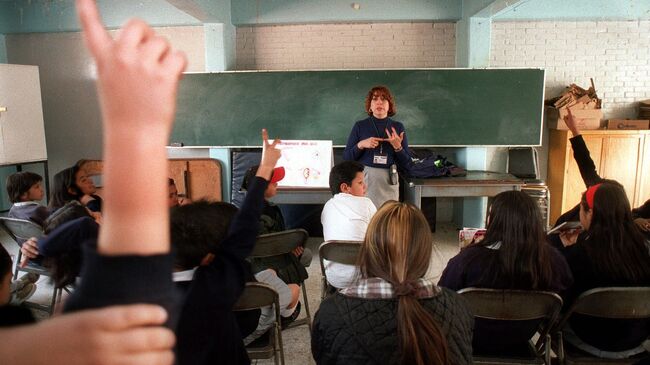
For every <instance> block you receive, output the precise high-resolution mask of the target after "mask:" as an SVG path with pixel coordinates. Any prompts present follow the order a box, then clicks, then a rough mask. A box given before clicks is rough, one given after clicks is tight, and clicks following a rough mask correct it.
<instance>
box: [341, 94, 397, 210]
mask: <svg viewBox="0 0 650 365" xmlns="http://www.w3.org/2000/svg"><path fill="white" fill-rule="evenodd" d="M365 105H366V109H365V110H366V111H367V113H368V115H369V117H368V118H366V119H363V120H360V121H358V122H356V123H354V127H352V131H351V132H350V136H349V137H348V143H347V144H346V146H345V150H344V151H343V159H345V160H354V161H359V162H360V163H362V164H363V165H364V166H365V168H364V170H363V174H364V180H365V183H366V185H367V186H368V188H367V193H366V196H367V197H368V198H370V200H372V202H373V203H374V204H375V206H377V208H379V207H381V205H382V204H384V202H385V201H387V200H399V179H398V176H397V165H400V166H406V165H407V164H408V163H409V161H410V155H409V152H408V142H407V140H406V135H405V134H404V125H402V123H400V122H398V121H396V120H393V119H391V118H390V117H392V116H393V115H395V112H396V111H397V109H396V106H395V101H394V98H393V95H392V94H391V93H390V91H389V90H388V88H387V87H385V86H375V87H373V88H372V89H370V91H369V92H368V95H367V96H366V104H365Z"/></svg>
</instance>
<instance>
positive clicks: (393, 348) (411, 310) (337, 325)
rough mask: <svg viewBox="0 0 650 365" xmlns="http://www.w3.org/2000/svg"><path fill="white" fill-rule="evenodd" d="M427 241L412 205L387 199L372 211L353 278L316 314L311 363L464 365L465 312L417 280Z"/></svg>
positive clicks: (468, 319)
mask: <svg viewBox="0 0 650 365" xmlns="http://www.w3.org/2000/svg"><path fill="white" fill-rule="evenodd" d="M432 244H433V242H432V237H431V233H430V229H429V225H428V224H427V221H426V219H425V218H424V216H423V215H422V212H420V211H419V210H418V209H417V208H415V207H414V206H412V205H409V204H405V203H398V202H395V201H388V202H386V203H385V204H384V205H383V206H382V207H381V208H380V209H379V210H378V211H377V213H376V214H375V215H374V217H373V218H372V220H371V221H370V224H369V226H368V230H367V232H366V237H365V240H364V242H363V244H362V246H361V250H360V253H359V258H358V265H359V269H360V270H359V271H360V278H358V280H357V281H356V282H355V283H354V284H353V286H351V287H349V288H345V289H342V290H341V291H340V292H338V293H336V294H334V295H332V296H330V297H328V298H326V299H325V300H324V301H323V302H322V303H321V306H320V308H319V311H318V313H316V316H315V319H314V325H313V328H312V353H313V356H314V359H315V360H316V362H317V363H318V364H417V365H424V364H469V363H471V356H472V348H471V341H472V326H473V318H472V316H471V314H470V313H469V311H468V309H467V307H466V306H465V304H464V302H463V301H462V300H461V299H460V298H459V296H458V295H457V294H456V293H454V292H452V291H451V290H448V289H443V288H439V287H437V286H436V285H435V284H434V283H433V282H432V281H430V280H426V279H423V276H424V275H425V273H426V272H427V269H428V267H429V260H430V257H431V250H432Z"/></svg>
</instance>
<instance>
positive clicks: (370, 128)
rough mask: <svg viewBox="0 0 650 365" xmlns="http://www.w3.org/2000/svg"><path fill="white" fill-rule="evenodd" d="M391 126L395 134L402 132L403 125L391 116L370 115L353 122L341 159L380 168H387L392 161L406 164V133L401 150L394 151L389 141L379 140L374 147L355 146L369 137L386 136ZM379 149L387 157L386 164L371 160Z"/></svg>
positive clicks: (407, 161) (407, 156)
mask: <svg viewBox="0 0 650 365" xmlns="http://www.w3.org/2000/svg"><path fill="white" fill-rule="evenodd" d="M392 128H395V131H396V132H397V134H400V133H402V132H404V125H403V124H402V123H400V122H398V121H395V120H393V119H391V118H384V119H377V118H375V117H374V116H370V117H368V118H366V119H363V120H360V121H358V122H356V123H354V126H353V127H352V131H351V132H350V136H349V137H348V143H347V144H346V145H345V150H343V159H344V160H348V161H351V160H352V161H359V162H360V163H362V164H363V165H364V166H369V167H377V168H380V169H387V168H389V167H390V165H392V164H394V163H397V164H398V165H400V166H406V165H407V164H408V163H409V162H410V161H411V159H410V157H409V152H408V148H409V144H408V140H407V138H406V133H405V134H404V139H403V140H402V150H401V151H400V152H395V149H393V146H391V144H390V142H381V143H380V146H377V147H376V148H364V149H359V147H357V143H359V142H360V141H362V140H364V139H366V138H369V137H378V138H386V137H387V136H386V129H388V130H389V131H390V132H391V133H392ZM380 150H381V152H382V153H383V154H384V155H386V157H387V159H388V161H387V163H386V164H376V163H374V161H373V159H374V156H375V155H376V154H377V155H378V154H379V153H380Z"/></svg>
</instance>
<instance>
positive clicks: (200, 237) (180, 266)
mask: <svg viewBox="0 0 650 365" xmlns="http://www.w3.org/2000/svg"><path fill="white" fill-rule="evenodd" d="M236 214H237V208H236V207H235V206H234V205H232V204H228V203H223V202H207V201H204V200H200V201H197V202H195V203H192V204H188V205H184V206H181V207H178V208H176V209H175V210H173V211H172V214H171V232H172V237H171V238H172V244H173V246H174V248H175V250H176V258H175V272H174V282H176V286H177V287H179V288H180V289H181V290H182V291H184V292H185V291H187V289H188V288H189V287H190V285H192V280H193V279H194V277H195V275H197V274H198V272H199V271H202V270H203V269H202V267H203V266H207V265H209V264H210V263H211V262H212V260H213V259H214V257H215V255H224V254H227V252H228V250H230V249H231V248H229V247H223V245H224V244H228V242H227V241H225V239H226V236H227V234H228V228H229V227H230V226H231V224H232V221H233V218H234V217H235V215H236ZM245 266H247V267H245V271H246V273H245V276H246V281H259V282H263V283H266V284H268V285H270V286H271V287H272V288H273V289H274V290H275V291H276V292H278V295H279V299H280V312H281V315H282V317H287V318H290V317H291V316H292V314H293V313H294V312H295V309H296V304H297V303H298V296H299V294H300V287H299V286H298V285H296V284H289V285H287V284H285V283H284V282H283V281H282V280H281V279H280V278H278V277H277V275H276V274H275V272H274V271H273V270H271V269H268V270H264V271H261V272H259V273H257V274H256V275H255V276H253V275H252V272H251V270H250V265H245ZM205 284H206V285H209V283H207V282H206V283H205ZM236 316H237V320H238V323H239V328H240V330H241V334H242V338H243V339H244V344H246V345H248V344H249V343H251V342H253V341H254V340H255V339H257V338H259V337H260V336H261V335H262V334H264V333H265V332H266V331H267V330H268V328H270V327H271V325H272V324H273V321H274V320H275V311H273V310H272V308H270V307H269V308H264V309H263V310H262V311H259V310H257V311H247V312H237V313H236ZM182 320H183V318H182V317H181V321H182ZM205 335H206V336H209V335H210V334H209V333H206V334H205Z"/></svg>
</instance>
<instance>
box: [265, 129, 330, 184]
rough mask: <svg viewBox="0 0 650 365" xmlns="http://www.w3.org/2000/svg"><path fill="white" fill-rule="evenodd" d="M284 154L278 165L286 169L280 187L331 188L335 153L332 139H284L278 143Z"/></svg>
mask: <svg viewBox="0 0 650 365" xmlns="http://www.w3.org/2000/svg"><path fill="white" fill-rule="evenodd" d="M277 147H278V149H280V150H281V151H282V156H281V157H280V160H279V161H278V163H277V164H276V166H282V167H284V170H285V176H284V179H282V180H281V181H280V182H279V183H278V187H280V188H286V189H291V188H300V189H323V188H329V176H330V170H331V169H332V164H333V161H334V155H333V151H332V141H312V140H282V141H281V142H280V143H279V144H278V145H277Z"/></svg>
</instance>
